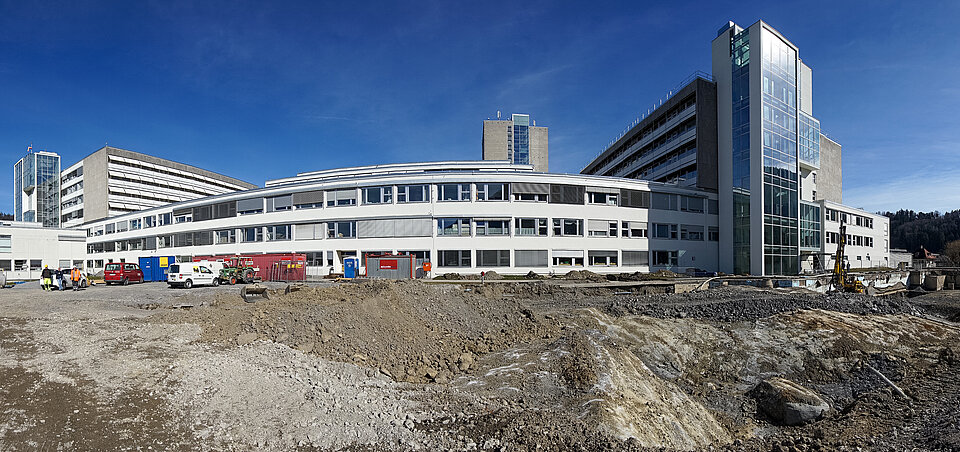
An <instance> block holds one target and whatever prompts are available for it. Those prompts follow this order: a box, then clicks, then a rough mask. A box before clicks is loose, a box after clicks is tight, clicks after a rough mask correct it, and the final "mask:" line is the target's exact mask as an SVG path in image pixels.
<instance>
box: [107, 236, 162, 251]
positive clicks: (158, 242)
mask: <svg viewBox="0 0 960 452" xmlns="http://www.w3.org/2000/svg"><path fill="white" fill-rule="evenodd" d="M172 246H173V236H172V235H158V236H157V248H170V247H172ZM101 251H103V250H101Z"/></svg>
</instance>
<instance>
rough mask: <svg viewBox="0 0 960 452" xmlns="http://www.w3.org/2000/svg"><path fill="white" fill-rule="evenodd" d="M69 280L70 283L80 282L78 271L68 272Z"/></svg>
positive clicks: (77, 269) (76, 269)
mask: <svg viewBox="0 0 960 452" xmlns="http://www.w3.org/2000/svg"><path fill="white" fill-rule="evenodd" d="M70 280H71V281H80V269H79V268H75V269H73V270H70Z"/></svg>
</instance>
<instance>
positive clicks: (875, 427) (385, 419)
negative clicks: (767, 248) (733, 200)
mask: <svg viewBox="0 0 960 452" xmlns="http://www.w3.org/2000/svg"><path fill="white" fill-rule="evenodd" d="M583 282H588V281H583ZM590 282H591V285H590V286H589V287H584V286H579V285H576V284H564V285H558V284H555V283H553V282H551V281H525V282H507V281H498V282H496V283H493V282H488V283H484V284H477V283H476V282H473V281H471V282H469V283H467V282H465V283H463V284H458V283H450V282H448V283H444V284H428V283H424V282H419V281H406V282H390V281H365V282H358V283H354V282H347V283H326V284H318V285H310V286H308V287H305V288H303V289H301V290H299V291H295V292H292V293H289V294H287V295H282V294H281V293H279V292H274V293H273V294H272V295H271V296H270V298H269V299H261V300H258V301H257V302H256V303H245V302H244V301H243V300H242V299H241V298H240V295H239V289H238V287H236V286H234V287H225V286H221V287H202V288H194V289H192V290H183V289H179V290H177V289H169V288H167V286H166V285H165V284H161V283H146V284H139V285H130V286H113V287H102V286H97V287H91V288H88V289H86V290H82V291H79V292H72V291H67V292H44V291H41V290H39V289H38V288H35V287H34V288H31V287H29V286H23V287H21V288H17V289H5V290H0V450H4V451H10V450H38V449H39V450H510V451H512V450H521V451H522V450H591V451H592V450H717V449H721V450H728V449H729V450H746V451H759V450H897V451H900V450H958V449H960V373H958V370H960V324H958V323H957V321H958V320H960V292H954V291H945V292H936V293H931V294H927V295H922V296H919V297H912V298H907V297H905V296H902V295H901V296H897V297H887V298H874V297H870V296H866V295H852V294H835V295H821V294H814V293H809V292H805V291H803V290H799V289H756V288H752V287H733V286H731V287H722V288H717V289H711V290H704V291H700V292H694V293H685V294H656V293H645V294H637V293H624V289H623V286H611V287H604V285H603V284H597V281H590ZM272 287H274V288H277V289H281V288H282V287H283V285H279V284H273V285H272ZM874 369H875V370H876V371H878V372H874V371H873V370H874ZM880 375H882V376H883V377H886V378H887V379H888V380H889V383H888V382H885V381H884V380H883V378H882V377H881V376H880ZM770 377H782V378H785V379H789V380H791V381H793V382H795V383H797V384H799V385H802V386H803V387H805V388H808V389H810V390H812V391H815V392H816V393H817V394H819V396H820V397H822V398H823V399H824V400H826V401H827V402H828V403H829V405H830V409H829V411H828V412H827V413H826V414H825V415H824V416H823V417H822V418H821V419H819V420H817V421H815V422H812V423H809V424H806V425H802V426H792V427H790V426H781V425H777V423H776V422H775V421H773V420H772V419H769V418H767V417H766V415H765V414H763V413H762V411H761V410H758V402H757V399H756V398H755V397H754V396H753V394H754V392H752V390H753V389H754V388H755V387H756V386H757V385H758V383H760V382H761V381H763V380H765V379H767V378H770ZM901 392H902V394H901Z"/></svg>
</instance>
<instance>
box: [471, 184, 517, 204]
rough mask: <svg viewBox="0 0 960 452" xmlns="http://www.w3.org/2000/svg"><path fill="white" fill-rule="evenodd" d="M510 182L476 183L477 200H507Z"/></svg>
mask: <svg viewBox="0 0 960 452" xmlns="http://www.w3.org/2000/svg"><path fill="white" fill-rule="evenodd" d="M509 199H510V184H501V183H496V184H477V200H478V201H508V200H509Z"/></svg>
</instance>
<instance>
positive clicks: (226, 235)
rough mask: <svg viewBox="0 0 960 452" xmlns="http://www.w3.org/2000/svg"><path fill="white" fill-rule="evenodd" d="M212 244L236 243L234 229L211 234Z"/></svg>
mask: <svg viewBox="0 0 960 452" xmlns="http://www.w3.org/2000/svg"><path fill="white" fill-rule="evenodd" d="M213 236H214V243H216V244H218V245H219V244H221V243H237V231H236V230H235V229H224V230H222V231H216V232H214V233H213Z"/></svg>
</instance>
